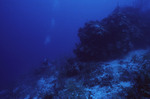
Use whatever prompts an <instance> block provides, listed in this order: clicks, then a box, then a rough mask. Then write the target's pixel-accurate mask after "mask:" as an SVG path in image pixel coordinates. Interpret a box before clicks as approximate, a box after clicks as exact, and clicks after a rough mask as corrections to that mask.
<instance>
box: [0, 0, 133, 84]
mask: <svg viewBox="0 0 150 99" xmlns="http://www.w3.org/2000/svg"><path fill="white" fill-rule="evenodd" d="M132 4H133V3H132V0H120V1H119V0H1V1H0V81H1V82H0V83H3V84H0V85H4V83H5V84H7V82H9V81H12V80H14V79H16V78H17V77H19V76H20V75H22V74H24V73H26V72H27V71H28V70H29V69H31V68H32V67H36V66H38V65H39V64H40V62H41V61H42V60H43V59H44V58H45V57H47V58H49V59H50V60H54V59H58V58H60V57H63V56H67V55H72V54H73V53H72V50H73V48H74V47H75V42H78V41H79V40H78V37H77V33H78V29H79V28H80V27H82V26H83V25H84V23H85V22H87V21H90V20H101V19H102V18H104V17H106V16H108V15H109V13H110V12H111V11H112V10H113V9H114V8H115V7H116V6H117V5H120V6H125V5H132Z"/></svg>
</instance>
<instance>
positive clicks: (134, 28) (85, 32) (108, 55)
mask: <svg viewBox="0 0 150 99" xmlns="http://www.w3.org/2000/svg"><path fill="white" fill-rule="evenodd" d="M148 12H149V11H140V9H137V8H133V7H125V8H120V7H117V8H116V9H115V10H114V11H113V12H112V14H110V15H109V16H108V17H106V18H105V19H103V20H101V21H90V22H87V23H86V24H85V26H84V27H82V28H80V29H79V32H78V36H79V38H80V42H79V43H77V44H76V45H77V47H76V49H75V50H74V53H75V54H76V56H77V58H78V59H79V60H80V61H106V60H111V59H115V58H120V57H121V56H123V55H125V54H127V53H128V52H129V51H131V50H133V49H138V48H143V47H146V46H147V45H148V44H149V43H150V40H149V37H150V15H149V13H148Z"/></svg>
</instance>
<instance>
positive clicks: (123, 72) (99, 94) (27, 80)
mask: <svg viewBox="0 0 150 99" xmlns="http://www.w3.org/2000/svg"><path fill="white" fill-rule="evenodd" d="M149 33H150V15H149V14H148V12H147V11H145V12H142V11H139V10H138V9H136V8H131V7H126V8H119V7H118V8H116V9H115V10H114V11H113V13H112V14H111V15H109V16H108V17H107V18H105V19H103V20H102V21H90V22H88V23H86V24H85V26H84V27H83V28H81V29H79V34H78V35H79V37H80V43H79V44H77V48H76V49H75V50H74V52H75V54H76V56H77V57H76V58H72V57H71V58H70V57H69V58H65V59H64V58H63V59H62V60H63V61H61V60H59V61H58V62H57V61H56V62H55V63H52V62H49V61H48V59H47V58H46V59H45V60H44V62H43V63H42V64H41V65H40V66H39V67H38V68H36V69H34V71H31V73H29V74H28V75H26V76H25V77H23V78H22V79H20V80H19V81H18V83H17V84H16V86H14V87H12V88H10V89H6V90H2V91H0V98H1V99H128V98H129V99H148V98H149V97H150V49H148V50H137V49H138V48H144V47H147V45H148V44H149V43H150V40H149V37H150V34H149ZM135 49H136V50H135ZM132 50H133V51H132ZM120 57H122V58H120ZM117 58H118V59H117Z"/></svg>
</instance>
